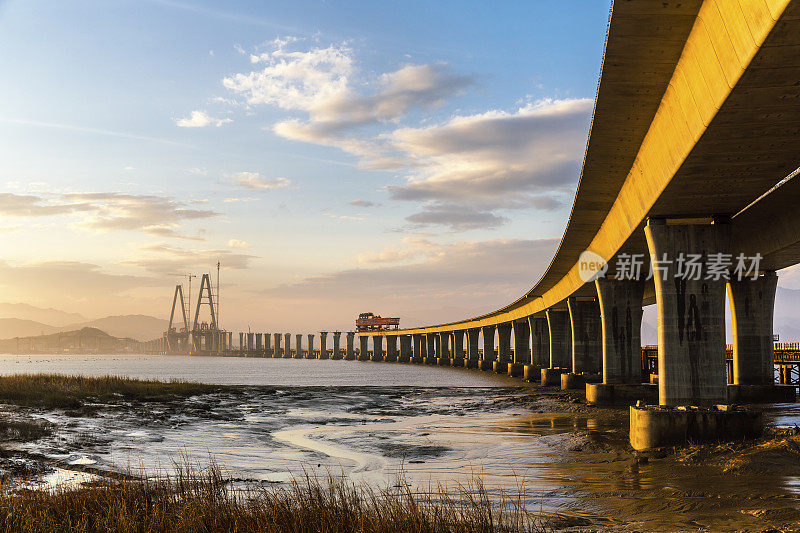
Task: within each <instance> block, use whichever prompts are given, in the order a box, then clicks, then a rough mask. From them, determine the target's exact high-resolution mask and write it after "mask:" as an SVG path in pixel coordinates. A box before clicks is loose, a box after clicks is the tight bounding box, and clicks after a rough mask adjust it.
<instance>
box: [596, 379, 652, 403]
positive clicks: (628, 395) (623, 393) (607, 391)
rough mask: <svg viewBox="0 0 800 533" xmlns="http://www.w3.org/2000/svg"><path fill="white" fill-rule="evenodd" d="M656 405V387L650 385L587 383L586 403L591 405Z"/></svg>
mask: <svg viewBox="0 0 800 533" xmlns="http://www.w3.org/2000/svg"><path fill="white" fill-rule="evenodd" d="M639 400H642V401H644V402H645V403H649V404H657V403H658V385H651V384H650V383H608V384H606V383H587V384H586V401H587V402H588V403H590V404H592V405H635V404H636V402H637V401H639Z"/></svg>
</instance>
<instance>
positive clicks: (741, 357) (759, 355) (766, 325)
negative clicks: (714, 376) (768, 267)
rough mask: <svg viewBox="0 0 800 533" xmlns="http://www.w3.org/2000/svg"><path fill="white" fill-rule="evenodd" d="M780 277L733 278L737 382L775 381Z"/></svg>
mask: <svg viewBox="0 0 800 533" xmlns="http://www.w3.org/2000/svg"><path fill="white" fill-rule="evenodd" d="M777 286H778V276H777V275H776V274H775V272H772V271H769V272H765V273H764V275H763V276H761V277H759V278H757V279H751V278H747V279H742V280H736V279H731V281H730V282H728V302H730V307H731V322H732V325H733V383H734V384H735V385H772V384H774V383H775V376H774V374H775V366H774V365H775V345H774V344H773V336H772V319H773V313H774V309H775V290H776V289H777Z"/></svg>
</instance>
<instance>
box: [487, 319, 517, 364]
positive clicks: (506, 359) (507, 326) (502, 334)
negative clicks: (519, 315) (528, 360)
mask: <svg viewBox="0 0 800 533" xmlns="http://www.w3.org/2000/svg"><path fill="white" fill-rule="evenodd" d="M512 331H513V326H512V325H511V322H505V323H503V324H498V325H497V360H496V361H493V362H492V369H493V370H494V371H495V372H497V373H498V374H505V373H506V372H508V364H509V363H510V362H511V332H512Z"/></svg>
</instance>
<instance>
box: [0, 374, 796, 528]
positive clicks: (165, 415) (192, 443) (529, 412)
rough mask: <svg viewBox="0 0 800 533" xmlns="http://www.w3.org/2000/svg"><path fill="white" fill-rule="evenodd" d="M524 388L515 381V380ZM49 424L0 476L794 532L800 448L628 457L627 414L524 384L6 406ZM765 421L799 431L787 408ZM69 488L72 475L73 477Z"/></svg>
mask: <svg viewBox="0 0 800 533" xmlns="http://www.w3.org/2000/svg"><path fill="white" fill-rule="evenodd" d="M517 383H518V382H517ZM0 415H2V416H7V417H8V416H12V417H18V418H21V419H31V418H33V419H39V420H46V421H48V422H49V423H50V424H52V426H51V433H50V434H49V435H47V436H45V437H43V438H41V439H38V440H34V441H31V442H25V443H10V442H6V443H5V444H4V448H5V451H4V454H3V455H4V457H3V458H2V460H0V468H2V469H3V470H4V471H6V472H13V471H15V469H16V471H19V469H20V467H21V466H25V467H26V468H27V470H26V472H29V473H30V472H34V473H36V472H38V473H41V474H43V475H45V476H50V479H51V480H52V481H62V482H63V481H66V482H75V481H78V482H79V481H82V480H84V479H85V478H82V477H81V476H80V475H79V474H74V472H85V471H90V472H93V471H94V472H125V471H126V470H128V469H133V470H134V471H136V470H138V469H140V468H141V469H144V470H145V471H146V472H147V473H148V474H150V475H158V474H159V473H163V471H164V469H169V468H171V465H172V464H173V461H183V460H188V461H190V462H192V463H195V464H201V465H202V464H207V463H208V461H209V460H210V458H213V459H214V460H215V461H216V462H217V463H218V464H219V465H220V466H221V467H222V469H223V470H224V471H225V472H226V473H227V475H228V476H229V478H230V479H231V482H232V483H237V484H243V485H248V484H263V483H270V484H274V483H285V482H287V481H288V480H290V479H291V478H293V477H296V476H298V475H304V474H305V473H308V474H311V475H327V474H328V473H332V474H334V475H343V476H346V477H348V478H350V479H352V480H354V481H357V482H366V483H369V484H373V485H375V486H387V485H391V484H393V483H395V482H396V481H397V479H398V477H399V476H403V477H404V478H405V479H406V480H407V481H408V482H409V483H410V484H411V485H412V486H413V487H415V488H417V489H418V490H421V491H423V490H429V489H430V488H432V487H433V488H435V487H437V486H438V485H444V486H447V487H451V488H456V487H457V486H459V485H460V486H462V487H463V486H469V485H470V483H474V482H476V481H477V480H480V482H481V483H483V485H484V486H485V487H486V489H487V490H488V491H489V493H490V494H492V495H493V496H494V497H500V495H501V493H502V492H506V493H507V494H512V495H516V494H517V493H519V491H520V490H521V491H522V496H523V499H524V503H525V505H526V506H527V507H528V508H529V509H531V510H533V511H537V512H542V513H547V514H549V515H554V516H555V515H557V516H560V517H563V518H564V520H562V521H560V522H559V524H560V525H561V526H564V527H565V528H567V529H569V528H579V529H580V528H589V529H603V530H615V529H618V530H631V529H639V530H665V531H676V530H686V531H694V530H698V529H708V530H714V531H719V530H737V529H750V530H765V529H769V528H771V527H776V528H789V527H790V526H793V525H794V524H797V523H800V511H798V509H800V501H798V497H799V496H800V436H795V435H790V434H789V433H792V431H788V430H786V431H784V433H782V434H774V433H773V434H770V435H769V437H768V438H765V439H762V440H761V441H759V442H756V443H746V444H743V443H736V444H734V445H726V446H716V447H715V446H706V447H696V448H687V449H684V450H679V451H677V452H674V453H670V454H668V455H666V456H652V457H649V458H647V460H645V459H644V458H642V457H639V458H637V457H636V456H635V454H634V453H633V451H632V450H631V449H630V447H629V446H628V444H627V438H628V436H627V424H628V417H627V409H625V408H595V407H591V406H588V405H585V403H584V402H583V400H582V399H581V398H580V397H579V396H576V395H574V394H568V393H562V392H560V391H555V390H552V389H542V388H538V387H534V386H521V387H520V386H518V387H498V386H493V387H429V388H423V387H243V388H239V389H232V390H228V391H225V392H219V393H213V394H205V395H201V396H195V397H192V398H189V399H187V400H176V401H174V402H168V403H158V404H153V403H142V404H136V403H127V402H119V403H113V402H112V403H108V404H102V405H89V406H87V409H86V410H82V411H77V412H75V411H73V412H63V411H57V410H56V411H38V410H35V409H30V408H21V407H16V406H10V405H3V406H0ZM768 418H769V420H770V421H771V423H772V424H773V425H779V426H785V427H793V426H794V423H795V421H798V422H800V408H798V407H796V406H794V405H791V406H790V405H785V406H775V407H772V408H770V410H769V413H768ZM74 476H77V477H76V478H75V479H72V478H73V477H74Z"/></svg>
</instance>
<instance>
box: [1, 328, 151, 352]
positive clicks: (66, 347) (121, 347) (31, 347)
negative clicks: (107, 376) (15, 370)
mask: <svg viewBox="0 0 800 533" xmlns="http://www.w3.org/2000/svg"><path fill="white" fill-rule="evenodd" d="M135 349H137V346H136V343H135V341H130V340H129V339H119V338H116V337H113V336H111V335H109V334H107V333H105V332H104V331H100V330H99V329H97V328H81V329H78V330H73V331H62V332H58V333H51V334H48V335H33V336H29V337H18V338H11V339H3V340H0V352H2V353H50V354H58V353H99V354H102V353H121V352H127V353H130V352H131V351H132V350H135Z"/></svg>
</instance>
